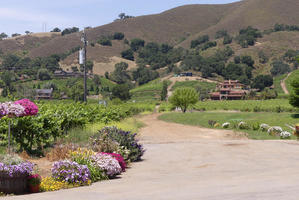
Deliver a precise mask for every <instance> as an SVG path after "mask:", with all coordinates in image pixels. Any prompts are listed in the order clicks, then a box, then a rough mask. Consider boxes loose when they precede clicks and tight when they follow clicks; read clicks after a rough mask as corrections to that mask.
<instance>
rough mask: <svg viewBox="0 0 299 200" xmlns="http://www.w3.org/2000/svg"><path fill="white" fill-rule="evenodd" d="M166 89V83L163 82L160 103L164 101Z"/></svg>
mask: <svg viewBox="0 0 299 200" xmlns="http://www.w3.org/2000/svg"><path fill="white" fill-rule="evenodd" d="M167 88H168V84H167V81H163V87H162V91H161V101H165V100H166V98H167Z"/></svg>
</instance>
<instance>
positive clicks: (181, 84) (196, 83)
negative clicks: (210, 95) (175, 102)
mask: <svg viewBox="0 0 299 200" xmlns="http://www.w3.org/2000/svg"><path fill="white" fill-rule="evenodd" d="M179 87H193V88H196V87H200V88H203V89H207V90H208V91H211V90H215V89H216V83H209V82H202V81H182V82H176V83H175V84H174V86H173V87H172V88H171V90H175V89H176V88H179Z"/></svg>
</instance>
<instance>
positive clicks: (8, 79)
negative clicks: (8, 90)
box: [1, 71, 16, 87]
mask: <svg viewBox="0 0 299 200" xmlns="http://www.w3.org/2000/svg"><path fill="white" fill-rule="evenodd" d="M1 80H2V81H3V82H4V84H5V86H6V87H10V86H11V83H12V82H14V81H15V80H16V77H15V74H14V73H13V72H12V71H4V72H3V73H2V74H1Z"/></svg>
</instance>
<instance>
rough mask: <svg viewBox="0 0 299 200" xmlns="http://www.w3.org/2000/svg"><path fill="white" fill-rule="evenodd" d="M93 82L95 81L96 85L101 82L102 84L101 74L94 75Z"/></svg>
mask: <svg viewBox="0 0 299 200" xmlns="http://www.w3.org/2000/svg"><path fill="white" fill-rule="evenodd" d="M92 81H93V82H94V84H95V85H96V86H99V85H100V84H101V78H100V76H99V75H97V74H96V75H94V77H93V80H92Z"/></svg>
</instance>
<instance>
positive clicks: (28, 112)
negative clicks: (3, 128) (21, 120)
mask: <svg viewBox="0 0 299 200" xmlns="http://www.w3.org/2000/svg"><path fill="white" fill-rule="evenodd" d="M37 113H38V107H37V106H36V105H35V104H34V103H33V102H31V101H30V100H28V99H21V100H19V101H16V102H5V103H2V104H0V117H4V116H8V117H23V116H32V115H36V114H37Z"/></svg>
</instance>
